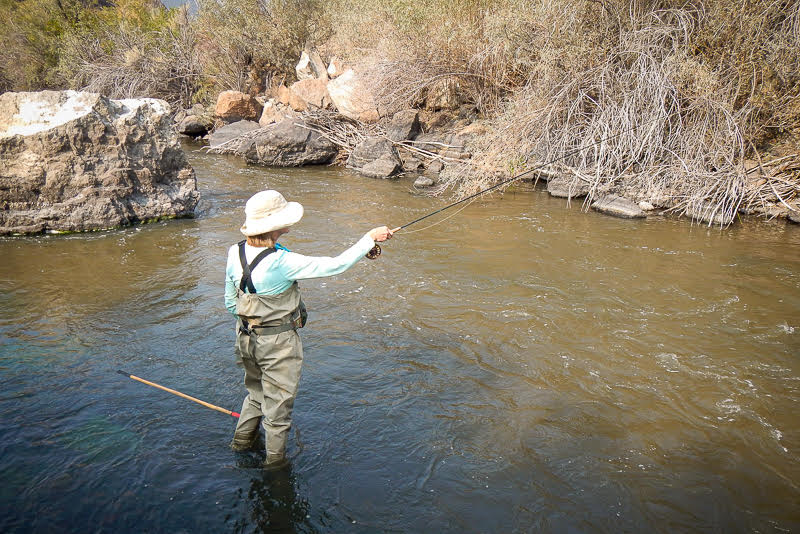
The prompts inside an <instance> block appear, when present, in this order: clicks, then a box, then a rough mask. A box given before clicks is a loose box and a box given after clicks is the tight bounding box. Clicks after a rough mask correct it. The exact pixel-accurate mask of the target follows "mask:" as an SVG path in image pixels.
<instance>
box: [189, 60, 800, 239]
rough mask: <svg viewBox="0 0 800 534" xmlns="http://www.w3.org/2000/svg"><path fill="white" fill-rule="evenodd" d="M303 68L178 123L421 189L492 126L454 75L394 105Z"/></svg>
mask: <svg viewBox="0 0 800 534" xmlns="http://www.w3.org/2000/svg"><path fill="white" fill-rule="evenodd" d="M296 73H297V78H298V81H297V82H295V83H293V84H291V85H288V86H287V85H283V84H281V85H279V86H277V87H273V88H271V89H270V90H268V91H267V92H266V93H265V94H260V95H250V94H246V93H241V92H237V91H224V92H222V93H220V95H219V96H218V98H217V101H216V105H215V106H214V109H209V108H204V107H203V106H200V105H196V106H195V107H193V108H192V109H190V110H186V111H182V112H180V113H178V114H177V115H176V117H175V125H176V130H177V131H178V132H179V133H180V134H182V135H187V136H190V137H193V138H203V139H205V140H207V142H208V143H209V150H210V151H212V152H215V153H224V154H234V155H237V156H239V157H242V158H244V159H245V160H246V161H247V162H248V163H252V164H255V165H266V166H286V167H293V166H302V165H320V164H339V165H344V166H346V167H347V168H349V169H352V170H354V171H356V172H358V173H360V174H362V175H364V176H367V177H370V178H378V179H387V178H389V179H390V178H394V177H397V176H400V175H409V174H410V175H412V176H415V177H416V180H415V182H414V186H415V187H416V188H419V189H434V190H435V188H437V187H438V186H440V185H441V179H440V178H441V173H442V172H443V171H444V170H445V169H446V168H448V167H454V166H459V165H462V166H463V165H465V164H469V161H470V158H471V157H472V146H471V143H472V141H473V140H474V139H475V137H476V136H477V135H480V134H481V133H484V131H485V129H486V128H487V126H486V125H485V124H484V123H483V122H482V121H481V120H480V119H479V118H478V115H477V111H476V110H475V108H474V106H471V105H469V104H466V103H465V102H463V101H462V100H461V98H460V96H459V92H458V87H457V85H455V84H453V83H452V82H448V81H447V80H443V81H442V83H441V84H437V85H434V86H433V87H432V88H431V89H429V90H428V91H427V92H426V93H425V96H424V98H423V99H422V100H421V101H420V102H418V103H417V105H416V106H415V107H414V108H408V109H398V110H386V109H380V107H379V106H378V105H376V104H375V99H374V98H373V97H372V96H371V94H370V92H369V89H368V84H367V83H365V81H364V80H363V75H360V74H359V73H357V72H356V71H355V70H354V69H352V68H348V67H346V66H343V65H342V64H341V62H340V61H338V60H337V59H336V58H335V57H334V58H332V59H331V61H330V62H329V64H328V65H327V67H326V65H325V63H324V62H323V61H322V59H321V58H320V56H319V54H317V53H315V52H304V53H303V55H302V57H301V59H300V61H299V63H298V64H297V67H296ZM498 174H500V173H499V169H498ZM533 178H534V179H536V180H538V181H543V182H546V183H547V191H548V192H549V193H550V195H552V196H554V197H557V198H564V199H566V200H567V201H570V200H575V199H586V197H587V196H588V195H591V198H590V202H589V203H587V207H590V208H591V209H593V210H596V211H598V212H601V213H605V214H607V215H610V216H614V217H621V218H630V219H637V218H645V217H647V214H648V212H653V211H654V210H655V211H666V210H669V209H670V208H672V207H674V206H672V205H669V203H668V202H658V201H653V199H652V198H649V197H648V196H647V195H645V194H641V192H636V191H632V190H627V189H626V188H625V186H624V184H622V185H619V186H616V187H614V188H613V189H608V190H604V191H599V190H596V191H591V186H590V182H589V181H588V180H586V179H585V178H582V177H577V176H565V175H558V174H552V173H548V172H542V173H538V174H535V175H533ZM748 214H757V215H764V216H767V217H768V218H774V217H786V218H787V219H788V220H790V221H792V222H796V223H797V222H800V212H798V211H795V210H794V209H793V208H792V207H791V206H788V205H786V206H785V207H784V206H780V205H778V206H765V207H764V208H763V209H762V210H759V211H756V212H751V213H748ZM685 215H686V216H688V217H690V218H692V219H693V220H695V221H698V222H702V223H705V224H708V225H716V226H723V227H724V226H727V225H728V224H730V223H732V222H733V219H732V218H728V219H726V218H723V217H722V215H721V214H720V213H719V212H718V211H717V210H715V209H714V208H713V207H712V206H708V207H707V209H705V208H703V209H693V210H690V211H687V212H686V213H685ZM729 217H730V216H729Z"/></svg>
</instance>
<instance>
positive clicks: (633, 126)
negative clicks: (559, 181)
mask: <svg viewBox="0 0 800 534" xmlns="http://www.w3.org/2000/svg"><path fill="white" fill-rule="evenodd" d="M792 9H793V10H792V11H791V12H790V14H792V16H790V17H784V18H783V19H781V18H780V17H778V16H775V17H773V21H774V22H775V26H780V27H787V28H791V29H792V32H794V31H795V30H796V28H797V3H794V4H793V8H792ZM717 15H718V13H717ZM708 16H709V15H708V13H706V12H703V11H699V10H694V11H693V10H687V9H660V10H659V9H656V10H652V11H650V12H648V13H645V14H631V15H630V18H628V20H624V21H623V20H622V18H621V17H618V18H617V19H616V20H617V27H618V31H619V33H618V36H617V39H616V41H615V42H613V43H612V44H611V45H610V46H609V47H608V49H607V50H606V51H605V53H602V54H601V53H599V52H600V50H601V49H596V50H595V49H591V50H586V49H581V48H580V47H578V48H577V49H574V50H573V52H575V51H576V50H577V52H578V53H575V54H573V55H572V56H570V55H569V54H568V53H565V52H566V51H567V50H566V49H565V48H564V47H563V45H562V46H550V47H548V46H545V47H543V48H542V49H541V51H540V53H539V59H540V62H539V63H538V65H537V66H536V68H535V69H534V70H533V71H532V72H531V76H530V78H529V80H528V83H527V85H526V86H525V88H524V89H522V90H519V91H516V92H515V93H514V94H513V96H512V97H511V98H510V99H509V103H508V105H507V107H506V109H505V111H504V112H503V113H502V114H500V115H499V116H498V117H497V118H496V119H494V120H493V121H492V126H493V128H492V129H491V130H492V131H491V133H490V134H489V135H487V136H485V137H484V138H482V139H480V140H478V142H477V143H476V146H475V147H473V150H474V151H475V154H476V157H475V165H474V166H471V167H453V166H451V167H450V168H449V170H448V171H447V172H446V173H445V179H446V184H447V185H448V186H449V187H450V188H451V189H452V190H453V191H455V193H456V195H457V196H460V197H464V196H466V195H468V194H472V193H474V192H475V191H478V190H480V189H483V188H485V187H488V186H490V185H492V184H494V183H497V181H498V180H499V179H500V178H502V177H507V176H508V175H513V174H514V173H516V172H519V171H522V170H525V169H526V168H530V167H533V166H536V165H539V164H541V163H544V162H547V161H551V160H554V159H559V158H562V157H563V156H564V155H565V154H567V153H569V152H571V151H574V150H575V149H577V148H579V147H582V146H587V145H592V146H591V148H589V149H587V150H582V151H579V152H578V153H577V154H575V155H572V156H570V157H567V158H566V159H563V160H561V161H559V162H558V163H556V164H553V165H552V166H550V168H548V169H547V171H549V172H548V173H547V174H549V175H553V174H560V175H566V176H569V177H571V179H572V180H573V181H575V182H578V181H582V182H584V183H586V184H588V185H589V188H590V193H589V197H588V200H587V206H588V202H590V201H591V200H592V199H593V198H594V197H596V196H597V195H598V194H601V193H606V192H618V193H623V194H625V195H626V196H628V197H631V198H633V199H634V200H648V201H649V202H651V203H653V204H654V205H657V206H662V207H667V208H669V209H671V210H672V211H675V212H678V213H682V214H687V215H690V216H692V217H693V218H696V219H702V220H706V221H710V222H714V223H719V224H721V225H726V224H729V223H730V222H732V221H733V220H734V217H735V215H736V213H737V211H739V210H740V209H742V208H745V209H752V207H753V206H752V205H753V204H754V203H760V204H765V203H769V202H777V201H779V199H778V195H777V193H775V192H773V191H772V188H768V189H767V188H764V187H760V188H758V189H753V188H752V187H751V186H750V182H749V180H748V177H747V168H748V167H747V165H746V159H747V158H748V157H752V156H753V154H754V153H757V152H756V151H755V150H754V148H753V143H754V142H758V140H760V139H763V137H764V133H765V131H766V130H767V129H768V127H767V125H768V124H769V123H768V122H766V121H768V120H771V119H774V118H776V117H780V114H779V113H770V109H771V108H770V107H771V106H773V105H774V104H775V102H785V101H787V100H790V99H791V98H792V97H789V96H787V95H786V94H784V92H783V91H785V87H784V89H783V90H782V91H778V90H775V91H771V92H770V91H766V90H764V89H763V87H761V86H758V87H759V89H758V90H757V89H756V86H757V84H756V82H755V81H753V80H754V76H753V75H752V73H751V74H750V75H749V76H748V77H747V78H746V79H745V78H744V77H743V76H740V75H738V73H739V72H740V71H742V70H745V69H743V67H742V66H741V64H739V63H736V64H735V65H734V66H731V65H729V64H727V63H725V62H724V61H722V60H720V61H721V62H720V63H718V64H714V62H712V61H710V60H709V59H708V57H706V56H703V55H698V54H697V42H698V39H697V35H698V34H699V33H700V34H703V32H707V31H708V28H706V27H705V26H704V23H705V20H706V19H705V18H706V17H708ZM766 18H769V17H766ZM585 22H586V21H585V20H584V22H583V24H585ZM764 24H765V23H763V21H758V25H759V27H760V28H762V29H763V27H764ZM575 30H576V33H580V32H578V31H577V30H578V28H576V29H575ZM587 31H588V35H589V36H591V31H590V30H587ZM581 35H584V34H583V33H581ZM787 35H793V36H794V37H793V38H794V39H795V40H796V34H795V33H791V32H789V33H787ZM598 39H599V38H598ZM751 39H756V40H757V39H758V36H757V35H756V36H751ZM598 42H599V41H598ZM770 47H771V49H773V50H776V49H779V50H780V51H781V54H783V56H782V59H781V61H784V65H787V64H790V61H791V59H792V54H794V57H797V51H796V50H794V51H793V50H792V49H791V48H790V43H788V42H786V41H783V40H781V41H780V42H772V43H770ZM737 50H738V49H737ZM726 55H727V56H733V55H736V51H729V52H726ZM727 56H726V57H727ZM570 57H571V58H572V60H571V61H570V60H569V58H570ZM717 59H719V58H717ZM727 59H730V57H727ZM775 63H776V60H774V58H773V64H775ZM751 67H752V65H751ZM748 80H749V83H750V85H751V89H750V93H748V94H743V89H742V88H743V86H744V84H745V83H747V81H748ZM762 93H766V94H768V95H769V98H768V99H766V98H765V97H763V95H762ZM756 95H762V97H763V98H762V99H761V100H759V99H757V98H755V96H756ZM794 98H796V96H795V97H794ZM795 119H796V116H795ZM783 127H786V125H784V126H783ZM503 171H505V173H507V174H505V175H504V172H503ZM786 179H787V180H788V181H789V182H790V185H789V186H788V187H790V188H791V187H794V186H795V185H796V183H797V176H796V175H794V176H788V177H787V178H786ZM762 185H763V184H762ZM773 185H774V184H773ZM784 193H786V191H784ZM765 195H766V196H769V195H773V197H772V198H771V199H766V198H765ZM787 205H788V204H787Z"/></svg>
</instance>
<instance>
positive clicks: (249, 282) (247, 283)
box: [239, 240, 275, 293]
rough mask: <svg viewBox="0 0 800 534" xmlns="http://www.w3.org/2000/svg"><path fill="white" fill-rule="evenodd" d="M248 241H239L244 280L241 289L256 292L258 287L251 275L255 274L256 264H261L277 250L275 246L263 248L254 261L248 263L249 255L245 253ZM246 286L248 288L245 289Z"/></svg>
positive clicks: (246, 291) (240, 283)
mask: <svg viewBox="0 0 800 534" xmlns="http://www.w3.org/2000/svg"><path fill="white" fill-rule="evenodd" d="M245 243H247V240H244V241H239V261H240V262H242V281H241V282H239V289H240V290H241V291H243V292H245V293H248V292H249V293H255V292H256V288H255V286H254V285H253V279H252V278H251V275H252V274H253V269H255V268H256V265H258V264H259V262H260V261H261V260H263V259H264V258H266V257H267V256H269V255H270V254H272V253H273V252H275V248H274V247H273V248H268V249H266V250H262V251H261V252H259V253H258V256H256V257H255V258H254V259H253V261H252V262H251V263H250V264H249V265H248V264H247V256H245V253H244V244H245ZM245 288H246V290H245Z"/></svg>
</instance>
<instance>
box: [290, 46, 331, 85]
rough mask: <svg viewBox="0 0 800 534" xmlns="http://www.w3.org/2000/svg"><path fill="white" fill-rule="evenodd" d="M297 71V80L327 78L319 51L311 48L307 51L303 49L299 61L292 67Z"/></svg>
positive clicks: (326, 71)
mask: <svg viewBox="0 0 800 534" xmlns="http://www.w3.org/2000/svg"><path fill="white" fill-rule="evenodd" d="M294 70H295V73H297V79H298V80H310V79H314V78H322V79H324V80H325V81H327V80H328V70H327V69H326V68H325V63H324V62H323V61H322V58H321V57H320V55H319V52H317V51H316V50H312V51H311V52H308V51H306V50H303V53H302V54H301V55H300V61H298V62H297V65H296V66H295V68H294Z"/></svg>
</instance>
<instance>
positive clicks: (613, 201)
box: [592, 195, 645, 219]
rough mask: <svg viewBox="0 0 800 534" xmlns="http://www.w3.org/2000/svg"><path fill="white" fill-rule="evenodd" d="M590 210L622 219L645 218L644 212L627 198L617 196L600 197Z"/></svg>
mask: <svg viewBox="0 0 800 534" xmlns="http://www.w3.org/2000/svg"><path fill="white" fill-rule="evenodd" d="M592 209H593V210H596V211H599V212H600V213H605V214H606V215H611V216H613V217H621V218H623V219H640V218H642V217H645V213H644V210H642V208H640V207H639V206H638V205H636V204H635V203H634V202H631V201H630V200H628V199H627V198H624V197H620V196H617V195H608V196H604V197H600V198H598V199H597V200H595V201H594V202H592Z"/></svg>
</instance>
